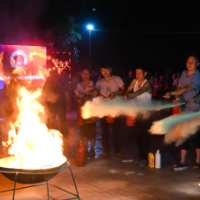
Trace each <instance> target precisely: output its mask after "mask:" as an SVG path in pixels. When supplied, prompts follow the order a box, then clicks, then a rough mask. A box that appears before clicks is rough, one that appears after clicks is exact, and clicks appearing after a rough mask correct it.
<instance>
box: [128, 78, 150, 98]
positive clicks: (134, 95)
mask: <svg viewBox="0 0 200 200" xmlns="http://www.w3.org/2000/svg"><path fill="white" fill-rule="evenodd" d="M150 88H151V84H150V83H149V81H146V82H145V84H144V85H143V86H142V87H141V88H140V89H139V90H138V91H136V92H134V93H131V94H127V98H134V97H137V96H139V95H141V94H143V93H144V92H146V91H147V90H149V89H150Z"/></svg>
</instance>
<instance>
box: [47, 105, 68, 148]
mask: <svg viewBox="0 0 200 200" xmlns="http://www.w3.org/2000/svg"><path fill="white" fill-rule="evenodd" d="M51 112H52V116H51V117H48V122H47V127H48V128H49V129H55V121H56V115H58V118H59V122H60V126H61V133H62V135H63V143H64V150H65V151H67V150H68V136H69V133H68V128H67V118H66V109H64V108H63V107H55V108H53V109H52V107H51Z"/></svg>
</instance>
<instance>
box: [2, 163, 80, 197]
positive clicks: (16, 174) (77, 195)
mask: <svg viewBox="0 0 200 200" xmlns="http://www.w3.org/2000/svg"><path fill="white" fill-rule="evenodd" d="M67 168H69V170H70V172H71V176H72V179H73V182H74V186H75V189H76V194H74V193H72V192H69V191H67V190H64V189H62V188H60V187H58V186H55V185H52V184H49V183H48V181H46V183H42V184H35V185H30V186H26V187H21V188H16V183H17V176H18V174H20V172H18V171H16V172H15V182H14V189H11V190H3V191H0V193H4V192H10V191H13V198H12V200H14V199H15V191H16V190H21V189H25V188H31V187H35V186H41V185H46V186H47V197H48V200H50V197H49V185H51V186H53V187H55V188H57V189H59V190H62V191H64V192H66V193H68V194H71V195H73V196H75V197H72V198H69V199H64V200H70V199H79V200H80V196H79V193H78V189H77V186H76V182H75V179H74V175H73V172H72V169H71V167H69V166H68V167H67ZM0 172H2V171H0ZM4 173H13V172H9V171H4ZM23 174H25V172H23Z"/></svg>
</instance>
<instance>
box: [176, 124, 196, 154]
mask: <svg viewBox="0 0 200 200" xmlns="http://www.w3.org/2000/svg"><path fill="white" fill-rule="evenodd" d="M190 141H191V142H192V143H193V145H194V148H195V149H200V128H199V129H198V130H197V132H196V133H195V134H194V135H192V136H191V137H190V138H188V139H187V140H186V141H185V142H183V144H181V145H180V148H181V149H183V150H188V149H189V146H190Z"/></svg>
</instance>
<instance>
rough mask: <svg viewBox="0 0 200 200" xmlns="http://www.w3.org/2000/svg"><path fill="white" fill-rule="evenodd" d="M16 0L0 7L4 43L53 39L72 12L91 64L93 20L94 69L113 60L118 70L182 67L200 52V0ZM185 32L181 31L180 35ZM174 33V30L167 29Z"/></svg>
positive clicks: (82, 63)
mask: <svg viewBox="0 0 200 200" xmlns="http://www.w3.org/2000/svg"><path fill="white" fill-rule="evenodd" d="M159 2H160V3H158V1H126V0H124V1H117V2H116V1H114V0H113V1H111V0H94V1H91V0H62V1H60V0H56V1H55V0H34V1H32V0H29V1H25V0H18V1H14V0H13V1H11V0H7V1H3V2H1V6H0V17H1V18H0V19H1V20H0V26H1V31H0V41H1V43H6V42H8V43H12V41H13V42H18V43H20V42H23V43H24V42H25V43H26V42H27V43H30V42H31V43H35V44H40V43H41V44H45V43H47V42H54V41H56V38H58V36H59V31H60V30H59V29H60V27H61V26H62V25H63V24H64V23H65V21H64V19H65V16H66V15H72V16H74V18H75V20H76V22H77V23H78V24H79V28H78V31H79V32H80V34H81V35H82V40H81V41H80V42H79V43H78V44H77V46H78V48H79V50H80V58H79V63H78V64H74V68H76V69H81V68H82V67H88V64H89V62H88V58H89V55H88V49H89V44H88V43H89V41H88V30H87V29H86V25H87V24H88V23H92V24H93V25H94V26H95V28H96V29H98V30H100V31H92V68H94V69H98V67H99V65H100V63H101V62H107V63H109V64H110V65H111V66H112V68H113V71H114V73H117V74H121V75H122V74H124V73H127V71H128V70H129V69H134V68H135V67H137V66H142V67H146V68H147V69H148V70H151V71H152V72H153V71H156V72H163V71H165V70H166V69H172V70H173V71H182V70H184V69H185V61H186V58H187V56H188V55H190V54H196V55H198V56H200V50H199V47H200V33H185V32H198V31H200V12H199V8H200V2H199V1H191V0H190V1H180V0H179V1H176V0H174V1H170V2H171V3H169V1H166V2H163V1H159ZM198 2H199V3H198ZM177 32H179V33H182V34H178V33H177ZM169 33H170V34H169Z"/></svg>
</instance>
